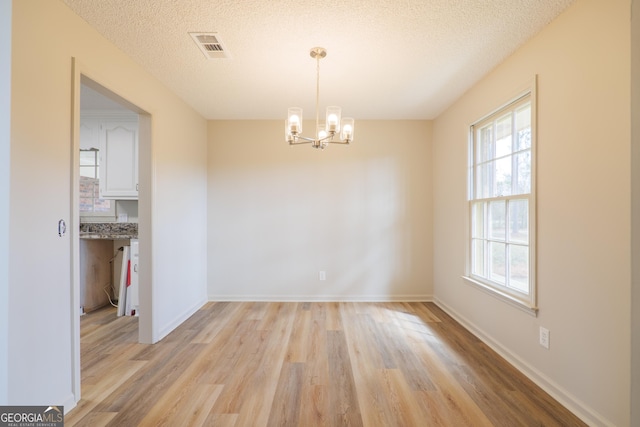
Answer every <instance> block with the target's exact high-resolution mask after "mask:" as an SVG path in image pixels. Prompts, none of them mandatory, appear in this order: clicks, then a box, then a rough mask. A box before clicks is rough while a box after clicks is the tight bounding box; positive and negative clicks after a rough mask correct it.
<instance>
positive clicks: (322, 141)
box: [285, 47, 354, 150]
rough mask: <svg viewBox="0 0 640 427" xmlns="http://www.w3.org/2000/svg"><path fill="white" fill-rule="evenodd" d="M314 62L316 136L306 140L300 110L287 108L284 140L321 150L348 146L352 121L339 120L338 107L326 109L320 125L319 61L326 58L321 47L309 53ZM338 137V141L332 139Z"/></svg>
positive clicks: (339, 111) (290, 143) (352, 126)
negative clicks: (341, 145)
mask: <svg viewBox="0 0 640 427" xmlns="http://www.w3.org/2000/svg"><path fill="white" fill-rule="evenodd" d="M309 54H310V55H311V57H312V58H314V59H315V60H316V130H315V132H316V136H315V137H314V138H307V137H305V136H302V135H300V134H301V133H302V108H298V107H292V108H289V110H288V114H287V120H285V138H286V141H287V142H288V143H289V145H298V144H311V146H312V147H313V148H320V149H323V150H324V148H325V147H326V146H327V145H329V144H349V143H350V142H351V141H353V130H354V121H353V119H352V118H350V117H345V118H343V119H340V115H341V114H342V111H341V109H340V107H327V114H326V118H325V120H326V122H325V123H324V124H321V123H320V113H319V110H318V102H319V98H320V60H321V59H322V58H324V57H325V56H327V51H326V50H325V49H324V48H322V47H314V48H313V49H311V52H309ZM336 135H338V137H339V139H334V138H335V137H336Z"/></svg>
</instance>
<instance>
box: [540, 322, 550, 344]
mask: <svg viewBox="0 0 640 427" xmlns="http://www.w3.org/2000/svg"><path fill="white" fill-rule="evenodd" d="M540 345H541V346H543V347H544V348H546V349H549V330H548V329H547V328H543V327H542V326H540Z"/></svg>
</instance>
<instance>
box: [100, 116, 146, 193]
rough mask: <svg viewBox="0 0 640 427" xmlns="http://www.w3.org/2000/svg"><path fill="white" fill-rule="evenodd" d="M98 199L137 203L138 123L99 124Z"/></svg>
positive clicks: (104, 121)
mask: <svg viewBox="0 0 640 427" xmlns="http://www.w3.org/2000/svg"><path fill="white" fill-rule="evenodd" d="M99 134H100V168H99V174H100V198H102V199H118V200H137V199H138V120H137V117H133V118H126V119H122V118H107V119H102V120H100V131H99Z"/></svg>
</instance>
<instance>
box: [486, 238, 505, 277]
mask: <svg viewBox="0 0 640 427" xmlns="http://www.w3.org/2000/svg"><path fill="white" fill-rule="evenodd" d="M505 252H506V244H504V243H497V242H489V257H490V259H489V278H490V279H491V280H494V281H496V282H498V283H501V284H503V285H504V284H505V265H506V264H505V260H506V255H505Z"/></svg>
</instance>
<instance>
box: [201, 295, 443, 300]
mask: <svg viewBox="0 0 640 427" xmlns="http://www.w3.org/2000/svg"><path fill="white" fill-rule="evenodd" d="M208 298H209V301H247V302H248V301H267V302H316V301H317V302H330V301H331V302H334V301H337V302H340V301H344V302H346V301H349V302H430V301H433V295H215V294H212V295H209V296H208Z"/></svg>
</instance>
